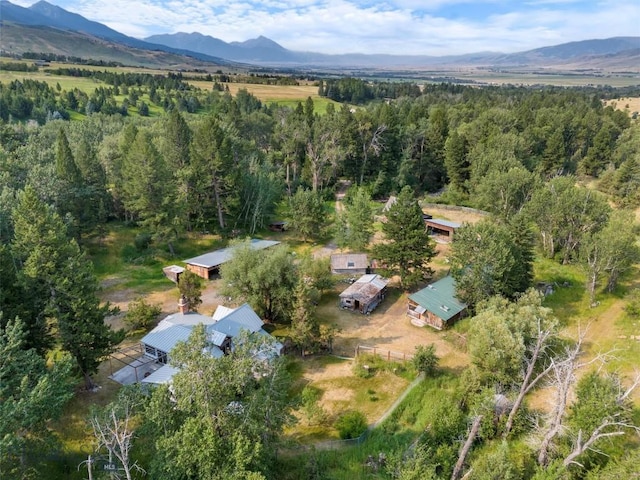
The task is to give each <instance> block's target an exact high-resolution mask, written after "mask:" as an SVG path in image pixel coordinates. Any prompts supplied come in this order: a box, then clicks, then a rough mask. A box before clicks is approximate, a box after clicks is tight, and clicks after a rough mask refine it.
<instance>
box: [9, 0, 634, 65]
mask: <svg viewBox="0 0 640 480" xmlns="http://www.w3.org/2000/svg"><path fill="white" fill-rule="evenodd" d="M0 22H1V27H0V28H2V34H1V35H0V49H1V50H3V51H5V52H8V53H23V52H25V51H32V52H42V53H57V54H63V55H71V56H82V57H86V58H101V59H105V60H113V61H120V62H122V63H125V64H129V65H131V64H134V65H143V66H161V65H164V66H175V65H180V64H184V65H185V66H194V65H198V64H200V63H201V62H204V64H209V65H210V64H215V65H226V66H240V64H253V65H261V66H265V65H268V66H274V67H277V66H280V67H283V66H286V67H314V66H315V67H324V68H331V67H335V68H341V67H349V68H419V67H436V66H444V65H451V66H453V65H468V66H474V65H475V66H493V67H505V66H509V67H514V66H515V67H531V68H540V67H554V68H558V69H560V68H571V69H575V70H580V69H596V70H607V71H634V72H640V37H613V38H608V39H598V40H584V41H578V42H570V43H564V44H561V45H555V46H549V47H543V48H537V49H534V50H529V51H525V52H519V53H511V54H504V53H499V52H478V53H470V54H466V55H452V56H439V57H436V56H427V55H400V54H399V55H388V54H385V55H382V54H342V55H328V54H321V53H315V52H299V51H293V50H288V49H286V48H284V47H282V46H281V45H279V44H278V43H276V42H274V41H273V40H270V39H268V38H266V37H263V36H260V37H258V38H255V39H251V40H247V41H245V42H229V43H228V42H225V41H223V40H220V39H218V38H214V37H211V36H208V35H202V34H201V33H197V32H194V33H175V34H165V35H153V36H151V37H148V38H146V39H137V38H134V37H130V36H127V35H124V34H122V33H120V32H117V31H116V30H113V29H111V28H109V27H107V26H106V25H103V24H101V23H99V22H94V21H91V20H88V19H86V18H84V17H82V16H81V15H78V14H75V13H71V12H68V11H67V10H64V9H63V8H60V7H58V6H55V5H52V4H50V3H48V2H46V1H44V0H41V1H39V2H37V3H35V4H33V5H31V6H30V7H28V8H24V7H20V6H18V5H15V4H12V3H11V2H9V1H8V0H0Z"/></svg>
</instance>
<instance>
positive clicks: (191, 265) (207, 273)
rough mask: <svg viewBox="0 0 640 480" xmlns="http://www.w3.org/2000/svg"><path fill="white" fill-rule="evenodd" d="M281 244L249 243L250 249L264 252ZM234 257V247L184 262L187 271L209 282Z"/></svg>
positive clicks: (252, 241) (269, 241)
mask: <svg viewBox="0 0 640 480" xmlns="http://www.w3.org/2000/svg"><path fill="white" fill-rule="evenodd" d="M279 243H280V242H277V241H275V240H259V239H256V238H252V239H251V240H250V242H249V245H250V247H251V248H252V249H253V250H264V249H265V248H270V247H273V246H275V245H278V244H279ZM232 257H233V247H227V248H222V249H220V250H215V251H213V252H209V253H205V254H203V255H199V256H197V257H193V258H189V259H187V260H185V261H184V263H186V264H187V269H188V270H190V271H192V272H193V273H195V274H196V275H198V276H199V277H202V278H204V279H206V280H209V279H211V278H213V277H215V276H216V275H219V274H220V265H222V264H223V263H225V262H228V261H229V260H231V258H232Z"/></svg>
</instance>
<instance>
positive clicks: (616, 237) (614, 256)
mask: <svg viewBox="0 0 640 480" xmlns="http://www.w3.org/2000/svg"><path fill="white" fill-rule="evenodd" d="M636 230H637V226H636V224H635V216H634V215H633V213H632V212H629V211H623V210H615V211H613V212H612V213H611V216H610V217H609V221H608V222H607V224H606V225H605V226H604V228H603V229H602V230H600V231H598V232H596V233H594V234H589V235H586V236H585V237H584V238H583V240H582V243H581V245H580V260H581V261H582V264H583V266H584V268H585V270H586V272H587V291H588V292H589V296H590V299H591V302H592V303H593V301H594V300H595V295H596V288H597V287H598V285H599V284H600V282H601V281H602V279H603V278H604V279H606V289H607V291H609V292H611V291H612V290H613V289H614V288H615V286H616V285H617V282H618V279H619V277H620V275H622V274H623V273H625V272H626V271H628V270H629V269H630V268H631V267H632V266H633V265H634V264H635V263H637V262H638V260H639V259H640V249H639V248H638V245H637V243H636V241H637V240H636Z"/></svg>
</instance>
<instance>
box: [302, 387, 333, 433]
mask: <svg viewBox="0 0 640 480" xmlns="http://www.w3.org/2000/svg"><path fill="white" fill-rule="evenodd" d="M300 397H301V400H302V412H303V413H304V415H305V416H306V417H307V422H308V423H309V425H321V424H323V423H324V422H325V421H326V420H327V413H326V412H325V411H324V409H323V408H322V406H321V405H320V404H319V403H318V401H319V400H320V397H322V391H321V390H320V389H319V388H316V387H313V386H311V385H307V386H306V387H304V389H303V390H302V393H301V394H300Z"/></svg>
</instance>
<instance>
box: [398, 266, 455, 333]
mask: <svg viewBox="0 0 640 480" xmlns="http://www.w3.org/2000/svg"><path fill="white" fill-rule="evenodd" d="M466 310H467V305H466V304H465V303H462V302H461V301H460V300H458V299H457V298H456V284H455V280H454V279H453V277H452V276H450V275H449V276H446V277H444V278H442V279H440V280H438V281H437V282H434V283H432V284H430V285H427V286H426V287H425V288H423V289H422V290H420V291H418V292H416V293H412V294H411V295H409V306H408V308H407V315H409V317H410V318H411V323H412V324H413V325H415V326H416V327H424V326H425V325H430V326H432V327H434V328H437V329H438V330H442V329H443V328H446V327H448V326H450V325H452V324H453V322H455V321H456V320H458V319H459V318H460V317H462V316H463V315H464V314H465V312H466Z"/></svg>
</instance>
